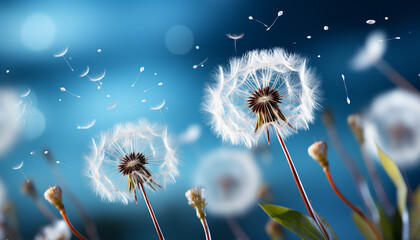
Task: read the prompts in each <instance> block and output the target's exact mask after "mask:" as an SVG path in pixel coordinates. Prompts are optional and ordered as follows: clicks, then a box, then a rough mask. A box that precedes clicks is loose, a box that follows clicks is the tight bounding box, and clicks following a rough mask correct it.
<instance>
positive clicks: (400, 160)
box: [364, 89, 420, 168]
mask: <svg viewBox="0 0 420 240" xmlns="http://www.w3.org/2000/svg"><path fill="white" fill-rule="evenodd" d="M419 106H420V97H419V95H417V94H414V93H411V92H409V91H406V90H402V89H395V90H392V91H389V92H386V93H384V94H382V95H379V96H378V97H376V98H375V99H374V101H373V102H372V104H371V106H370V108H369V109H368V111H366V113H365V117H364V128H365V139H366V143H365V144H366V145H367V148H368V149H369V152H370V153H371V154H372V156H375V158H376V156H377V149H376V145H375V142H376V143H377V144H378V145H379V146H381V147H382V148H383V150H384V151H385V152H387V154H389V155H390V157H391V158H392V159H393V160H394V161H395V163H396V164H397V165H398V166H399V167H400V168H409V167H414V166H416V165H418V163H419V161H420V128H419V127H418V124H419V122H420V108H419Z"/></svg>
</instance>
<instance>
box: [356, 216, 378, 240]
mask: <svg viewBox="0 0 420 240" xmlns="http://www.w3.org/2000/svg"><path fill="white" fill-rule="evenodd" d="M352 216H353V221H354V223H355V224H356V226H357V228H358V229H359V231H360V232H361V233H362V235H363V236H364V237H365V239H366V240H377V239H376V236H375V233H374V232H373V230H372V229H371V228H370V227H369V225H367V224H366V222H365V221H364V220H363V218H361V217H360V216H359V215H358V214H357V213H355V212H353V213H352Z"/></svg>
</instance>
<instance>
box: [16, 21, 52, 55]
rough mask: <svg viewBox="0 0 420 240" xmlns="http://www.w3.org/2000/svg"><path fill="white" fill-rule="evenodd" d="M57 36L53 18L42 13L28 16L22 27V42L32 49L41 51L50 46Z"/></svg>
mask: <svg viewBox="0 0 420 240" xmlns="http://www.w3.org/2000/svg"><path fill="white" fill-rule="evenodd" d="M54 38H55V24H54V22H53V20H52V19H51V18H50V17H48V16H46V15H44V14H40V13H35V14H32V15H30V16H29V17H27V18H26V20H25V21H24V22H23V25H22V29H21V40H22V43H23V44H24V45H25V46H26V47H27V48H28V49H30V50H34V51H40V50H44V49H46V48H48V47H49V46H50V45H51V43H52V42H53V41H54Z"/></svg>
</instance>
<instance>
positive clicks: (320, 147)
mask: <svg viewBox="0 0 420 240" xmlns="http://www.w3.org/2000/svg"><path fill="white" fill-rule="evenodd" d="M327 149H328V148H327V144H326V143H325V142H323V141H319V142H315V143H313V144H312V145H311V146H309V148H308V154H309V156H311V157H312V158H313V159H314V160H315V161H317V162H319V164H321V166H322V167H323V168H328V160H327Z"/></svg>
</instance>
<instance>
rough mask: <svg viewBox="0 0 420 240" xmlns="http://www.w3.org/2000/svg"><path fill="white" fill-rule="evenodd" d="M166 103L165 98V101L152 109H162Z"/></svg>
mask: <svg viewBox="0 0 420 240" xmlns="http://www.w3.org/2000/svg"><path fill="white" fill-rule="evenodd" d="M165 103H166V102H165V99H163V101H162V103H161V104H159V105H157V106H155V107H151V108H150V110H153V111H155V110H161V109H162V108H163V106H165Z"/></svg>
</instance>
